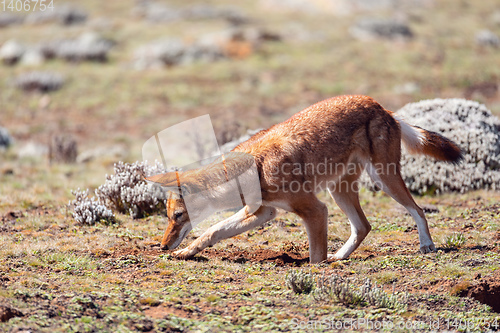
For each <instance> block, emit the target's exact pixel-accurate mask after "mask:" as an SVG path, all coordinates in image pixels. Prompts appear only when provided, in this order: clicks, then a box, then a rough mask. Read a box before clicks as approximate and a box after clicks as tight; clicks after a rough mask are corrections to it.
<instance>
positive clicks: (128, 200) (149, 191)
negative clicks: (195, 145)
mask: <svg viewBox="0 0 500 333" xmlns="http://www.w3.org/2000/svg"><path fill="white" fill-rule="evenodd" d="M163 172H165V169H164V168H163V166H162V165H161V164H160V163H156V165H154V166H150V165H148V164H147V162H135V163H132V164H130V163H124V162H121V161H120V162H118V163H115V165H114V174H112V175H106V181H105V182H104V184H102V185H101V186H99V187H98V188H97V189H96V190H95V198H94V197H92V198H89V196H88V192H89V190H86V191H83V192H82V191H80V190H78V191H75V192H73V194H74V195H75V196H76V199H75V200H73V201H72V202H70V204H71V205H72V206H73V216H74V217H75V219H76V220H77V221H78V222H84V223H88V224H93V223H95V222H97V221H99V219H100V216H101V215H100V213H102V214H105V215H103V216H109V212H111V214H112V211H115V212H119V213H128V214H130V215H131V216H132V217H133V218H140V217H144V216H148V215H150V214H155V213H160V212H162V211H164V210H165V208H166V205H165V194H166V193H165V191H164V190H163V189H162V188H161V187H159V186H152V185H149V184H147V183H146V181H145V180H144V176H150V175H154V174H158V173H163Z"/></svg>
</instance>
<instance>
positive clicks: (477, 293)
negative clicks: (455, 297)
mask: <svg viewBox="0 0 500 333" xmlns="http://www.w3.org/2000/svg"><path fill="white" fill-rule="evenodd" d="M460 296H461V297H470V298H474V299H475V300H477V301H479V302H481V303H483V304H487V305H489V306H491V308H492V309H493V311H495V312H497V313H500V273H497V274H494V275H489V276H485V277H483V278H480V279H479V281H478V282H477V283H476V284H474V285H472V286H469V287H468V288H465V289H464V290H463V291H462V292H461V293H460Z"/></svg>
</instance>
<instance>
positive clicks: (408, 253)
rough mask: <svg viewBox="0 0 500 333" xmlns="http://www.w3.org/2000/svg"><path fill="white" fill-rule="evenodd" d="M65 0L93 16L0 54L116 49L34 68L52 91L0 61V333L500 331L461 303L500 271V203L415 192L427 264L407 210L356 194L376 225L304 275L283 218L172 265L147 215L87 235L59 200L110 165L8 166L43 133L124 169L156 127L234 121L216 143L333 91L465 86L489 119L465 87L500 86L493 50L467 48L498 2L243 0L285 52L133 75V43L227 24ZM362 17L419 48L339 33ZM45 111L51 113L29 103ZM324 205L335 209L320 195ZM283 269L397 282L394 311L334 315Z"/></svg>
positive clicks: (460, 89)
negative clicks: (402, 6) (90, 38)
mask: <svg viewBox="0 0 500 333" xmlns="http://www.w3.org/2000/svg"><path fill="white" fill-rule="evenodd" d="M75 3H77V2H76V1H75ZM170 3H171V4H173V5H179V6H182V5H183V2H181V1H173V2H170ZM200 3H201V2H200ZM211 3H212V4H224V3H225V4H229V3H230V2H229V1H226V2H225V1H212V2H211ZM78 4H79V5H80V6H81V7H83V8H84V9H86V10H87V11H88V12H89V13H90V19H91V20H94V21H93V23H88V24H86V25H83V26H74V27H66V28H63V27H60V26H58V25H55V24H45V25H41V26H16V27H10V28H2V29H1V30H0V32H1V37H0V43H3V42H4V41H6V40H7V39H10V38H17V39H18V40H20V41H23V42H25V43H35V42H37V41H40V40H50V39H54V38H60V37H74V36H77V35H79V34H80V33H81V32H83V31H89V30H97V31H98V32H100V33H102V34H104V35H105V36H107V37H110V38H112V39H114V40H115V41H116V42H117V45H116V47H115V48H114V49H113V51H112V52H111V54H110V60H109V62H107V63H104V64H103V63H81V64H74V63H66V62H63V61H61V60H53V61H49V62H48V63H46V64H44V65H43V66H42V67H41V68H40V69H43V70H54V71H57V72H60V73H62V74H63V75H65V77H66V79H67V82H66V84H65V85H64V86H63V88H62V89H61V90H59V91H57V92H54V93H51V94H50V95H47V96H48V97H47V96H46V95H42V94H38V93H24V92H21V91H18V90H16V89H15V88H14V87H13V86H12V85H11V84H10V83H11V80H12V79H13V78H14V77H15V76H16V75H17V74H19V73H22V72H25V71H27V70H30V69H28V68H26V67H22V66H14V67H7V66H3V65H2V66H0V77H2V78H3V81H4V82H2V83H1V84H2V87H1V92H0V105H1V111H0V122H1V123H0V125H2V126H4V127H6V128H8V129H9V131H10V133H11V134H12V135H13V136H14V138H15V139H16V144H15V146H14V147H12V149H10V150H9V151H7V152H0V261H1V264H0V281H1V288H0V317H1V318H2V321H3V318H7V317H12V318H11V319H10V320H8V321H5V322H2V323H0V330H4V331H8V330H10V329H14V328H23V327H24V328H30V329H32V330H37V331H38V330H39V331H52V332H54V331H60V332H63V331H80V332H85V331H99V332H101V331H109V332H119V331H124V332H125V331H165V332H171V331H227V332H232V331H264V330H271V331H273V330H275V331H278V330H281V331H287V330H292V329H295V328H297V329H300V330H303V331H307V330H328V326H327V325H326V323H328V322H329V323H333V324H337V323H344V325H345V323H348V322H349V321H350V320H353V319H364V320H365V321H366V322H365V326H359V325H361V323H362V322H359V321H357V322H355V324H358V327H356V326H348V327H345V326H344V328H347V329H350V330H358V331H359V330H369V329H371V328H373V329H375V328H376V327H370V326H366V325H369V323H370V321H371V324H372V325H377V323H379V324H380V323H383V322H386V327H385V328H386V330H388V331H392V330H393V329H391V328H390V327H389V326H387V325H389V324H387V323H389V322H390V323H393V324H394V325H402V326H401V327H400V326H396V328H401V330H402V331H405V330H411V329H412V328H413V329H420V328H422V329H432V328H434V329H440V330H446V329H449V330H452V331H453V330H466V329H467V328H472V330H476V331H481V330H483V331H484V330H487V329H488V327H489V328H491V329H494V330H498V329H499V327H500V317H499V315H498V313H496V312H494V311H492V309H491V307H488V306H487V305H485V304H483V303H480V302H478V301H477V300H474V299H471V298H467V297H461V296H463V295H464V294H467V292H468V291H469V290H470V289H471V288H472V287H473V286H475V285H477V284H483V285H485V286H491V287H492V288H493V286H494V281H498V279H499V278H500V275H499V274H500V273H499V271H498V268H499V264H498V263H499V260H500V222H499V221H500V207H499V206H498V202H499V201H500V194H499V193H498V192H487V191H479V192H473V193H467V194H445V195H441V196H435V197H421V198H417V201H418V203H419V204H421V205H424V206H426V207H427V208H428V209H429V213H428V214H427V216H428V220H429V224H430V228H431V234H432V235H433V237H434V240H435V242H436V245H437V246H438V248H439V251H438V252H437V253H432V254H429V255H421V254H419V253H418V251H417V250H418V235H417V232H416V229H415V225H414V222H413V220H412V219H411V217H410V216H408V215H406V214H405V212H404V211H402V210H401V209H400V208H399V207H398V206H397V204H396V203H395V202H394V201H392V200H391V199H390V198H388V197H387V196H385V195H383V194H381V193H376V194H372V193H370V192H363V193H362V205H363V207H364V209H365V212H366V215H367V216H368V218H369V220H370V222H371V224H372V226H373V231H372V233H371V234H370V235H369V236H368V238H367V239H366V240H365V242H364V243H363V244H362V246H361V248H360V249H359V250H358V251H357V252H355V253H354V254H353V255H352V256H351V258H350V259H349V260H345V261H339V262H331V263H325V264H321V265H312V266H310V265H309V264H307V255H308V254H307V237H306V234H305V230H304V228H303V227H302V226H301V224H300V221H299V220H298V219H297V218H296V217H295V216H293V215H291V214H282V215H280V216H279V217H278V218H276V219H275V220H274V221H272V222H271V223H269V224H267V225H265V226H264V227H262V228H259V229H256V230H252V231H249V232H247V233H245V234H242V235H240V236H237V237H234V238H232V239H229V240H226V241H223V242H220V243H219V244H217V245H216V246H214V247H213V248H211V249H207V250H205V251H203V252H202V253H200V254H199V255H198V256H196V257H195V259H193V260H187V261H180V260H176V259H174V258H172V257H171V256H170V255H169V253H168V252H162V251H160V250H159V249H158V247H157V246H156V245H157V244H158V241H159V240H160V237H161V235H162V233H163V231H164V229H165V227H166V226H165V221H164V218H162V217H161V216H151V217H148V218H145V219H140V220H133V219H131V218H130V217H129V216H126V215H119V216H118V221H117V223H116V224H112V225H104V224H97V225H95V226H81V225H77V224H76V222H75V221H74V220H73V218H72V216H71V212H70V211H69V210H68V208H67V206H66V204H67V202H68V200H71V199H72V198H73V197H72V195H71V190H74V189H76V188H78V187H80V188H90V189H95V188H96V187H97V186H99V185H100V184H102V183H103V182H104V179H105V174H106V173H111V172H112V164H113V162H115V160H113V159H112V158H104V159H101V160H98V161H93V162H90V163H87V164H77V165H57V164H56V165H49V164H48V162H47V161H46V160H45V159H44V158H41V159H37V158H33V159H20V158H18V157H17V154H16V153H17V151H18V149H19V148H20V147H21V146H22V145H23V144H24V143H26V142H27V141H29V140H34V141H39V142H42V143H48V142H49V140H50V138H51V136H52V135H53V134H54V133H57V132H65V133H71V134H72V135H74V136H75V137H76V138H77V141H78V145H79V149H80V151H84V150H86V149H90V148H94V147H96V146H106V145H114V144H119V145H123V146H125V147H126V149H127V152H128V156H127V157H126V158H125V160H126V161H129V162H131V161H135V160H138V159H140V158H141V157H140V152H141V150H140V148H141V146H142V144H143V142H144V140H145V139H147V138H149V137H150V136H151V135H152V134H153V133H155V132H157V131H159V130H162V129H163V128H166V127H167V126H169V125H171V124H174V123H177V122H179V121H181V120H185V119H188V118H191V117H193V116H196V115H201V114H206V113H210V115H211V117H212V120H213V122H214V126H215V129H216V131H218V132H220V131H224V130H227V128H230V127H231V128H235V130H234V133H230V134H229V137H230V136H231V135H233V136H237V135H239V134H241V133H242V132H243V131H244V130H245V129H247V128H257V127H266V126H269V125H271V124H273V123H276V122H278V121H281V120H283V119H286V118H287V117H288V116H290V115H291V114H293V113H294V112H296V111H298V110H300V109H301V108H303V107H305V106H307V105H309V104H311V103H313V102H315V101H318V100H321V99H323V98H327V97H330V96H333V95H337V94H344V93H363V94H369V95H371V96H373V97H374V98H375V99H377V100H378V101H380V102H381V103H382V104H383V105H384V106H386V107H387V108H389V109H392V110H397V109H398V108H399V107H402V106H403V105H404V104H405V103H407V102H412V101H418V100H421V99H426V98H436V97H442V98H448V97H464V96H466V95H468V94H469V93H470V91H474V93H472V95H471V98H474V99H477V100H479V101H481V102H483V103H486V105H487V107H488V108H489V109H491V110H492V111H493V112H494V113H496V114H497V115H500V95H499V94H498V93H496V94H493V95H488V94H486V95H485V94H484V93H482V92H481V90H480V89H479V90H478V89H476V90H474V89H475V87H478V86H480V85H481V84H484V83H494V84H498V77H499V76H500V72H499V71H500V69H499V67H498V66H497V62H498V52H499V51H498V49H495V48H486V47H479V46H477V45H476V44H475V42H474V34H475V32H476V31H477V30H480V29H486V28H487V29H490V30H492V31H494V32H496V33H497V34H498V33H500V26H499V25H498V22H496V21H495V19H494V15H493V14H494V13H495V10H497V11H498V10H500V8H499V7H498V5H497V3H496V2H495V1H493V0H491V1H460V2H456V1H451V0H446V1H445V0H443V1H436V3H435V4H434V5H433V6H431V7H429V8H427V7H422V8H414V9H408V10H402V11H399V12H395V11H393V10H383V11H380V12H377V13H367V12H355V13H353V14H351V15H346V16H335V15H330V14H326V13H324V14H314V15H312V14H311V15H308V14H298V13H293V12H264V11H263V10H262V8H261V7H259V6H258V4H257V2H253V1H245V2H241V4H239V6H241V8H242V10H243V11H244V12H245V13H247V14H248V15H249V16H250V17H251V18H252V19H251V23H250V25H252V26H257V27H260V28H265V29H267V30H269V31H272V32H276V33H278V34H280V35H282V36H283V39H282V41H279V42H266V43H264V44H262V45H261V47H260V49H259V50H258V51H256V52H254V53H253V54H252V55H250V56H249V57H248V58H246V59H242V60H224V61H220V62H217V63H211V64H206V63H200V64H193V65H189V66H180V67H172V68H165V69H161V70H146V71H136V70H133V69H132V68H131V61H132V55H133V51H134V49H135V48H136V47H138V46H140V45H142V44H144V43H147V42H149V41H152V40H155V39H158V38H160V37H164V36H181V37H182V38H186V39H189V38H193V37H195V36H198V35H200V34H202V33H205V32H209V31H218V30H220V29H222V28H224V27H225V25H226V24H225V23H223V22H221V21H220V20H211V21H200V22H177V23H174V24H171V25H161V24H160V25H154V24H148V23H145V22H144V21H142V20H141V19H139V18H134V17H133V16H132V15H131V13H130V11H131V9H132V7H133V3H132V1H114V2H111V1H109V2H106V3H103V2H101V1H85V2H78ZM56 5H57V3H56ZM370 15H374V16H379V17H391V16H394V15H402V16H405V17H406V18H407V19H408V20H409V24H410V26H411V28H412V29H413V30H414V32H415V36H416V37H415V38H414V39H413V40H412V41H408V42H392V41H369V42H361V41H357V40H355V39H353V38H352V37H351V36H350V35H349V34H348V32H347V30H348V28H349V26H350V25H351V24H352V23H353V22H354V21H355V20H356V19H358V18H360V17H364V16H370ZM458 18H459V19H458ZM97 20H101V21H100V22H101V23H100V24H98V23H99V22H97ZM96 22H97V23H96ZM102 22H104V23H102ZM495 22H496V23H495ZM409 82H410V83H414V84H416V85H417V86H418V89H416V90H415V91H412V92H409V93H408V92H402V91H401V89H400V88H399V87H401V85H404V84H406V83H409ZM471 89H472V90H471ZM47 100H48V101H49V103H48V106H42V104H46V102H47ZM42 102H43V103H42ZM321 196H322V199H323V200H324V201H326V202H330V203H331V199H329V198H328V197H327V196H326V194H322V195H321ZM329 211H330V216H329V221H330V224H329V238H330V239H329V246H330V249H329V250H330V251H332V252H333V251H335V250H336V249H338V248H339V247H340V246H341V245H342V244H343V242H344V241H345V240H346V239H347V238H348V236H349V230H350V229H349V225H348V222H347V219H346V218H345V216H343V214H342V213H341V212H340V210H339V209H338V208H337V207H336V206H334V205H333V204H329ZM195 234H196V233H194V234H192V235H191V236H189V237H188V239H187V240H186V241H185V243H183V244H182V245H181V246H184V245H185V244H187V243H188V242H190V241H192V239H193V238H194V235H195ZM292 270H300V271H302V272H304V273H310V274H312V276H313V277H314V278H315V279H318V278H319V277H320V276H323V275H331V274H337V275H339V276H342V277H343V278H346V279H349V281H350V282H349V283H350V284H351V286H353V288H354V287H359V286H361V285H362V284H363V283H364V281H365V279H366V278H369V279H371V281H373V282H374V283H377V284H379V285H380V286H381V287H382V288H383V289H384V290H385V291H386V292H387V293H388V294H392V293H393V289H394V293H396V294H397V297H399V298H400V300H401V304H402V306H401V307H398V308H396V309H391V308H383V307H379V306H374V305H367V304H364V303H363V302H358V303H356V302H352V303H347V304H344V303H338V302H336V301H335V300H333V299H332V300H318V299H317V298H315V297H314V293H313V294H295V293H294V292H293V291H292V290H291V289H290V288H289V287H288V286H287V284H286V278H285V276H286V274H289V273H290V272H291V271H292ZM406 294H407V295H406ZM405 295H406V296H405ZM493 297H494V296H492V295H491V294H488V295H487V298H489V299H492V298H493ZM496 297H497V299H498V291H497V296H496ZM9 309H10V310H9ZM14 309H17V310H19V311H20V313H13V311H14ZM9 311H10V312H9ZM14 312H15V311H14ZM9 313H10V314H11V315H13V316H11V315H9ZM325 320H326V321H325ZM332 321H333V322H332ZM319 323H321V324H319ZM405 325H406V326H405ZM412 325H413V326H412ZM436 325H438V326H436ZM467 325H469V326H468V327H467ZM495 325H497V326H495Z"/></svg>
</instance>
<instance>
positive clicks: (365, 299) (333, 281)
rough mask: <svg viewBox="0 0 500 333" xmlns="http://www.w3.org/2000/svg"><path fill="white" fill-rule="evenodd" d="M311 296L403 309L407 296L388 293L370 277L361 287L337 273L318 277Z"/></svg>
mask: <svg viewBox="0 0 500 333" xmlns="http://www.w3.org/2000/svg"><path fill="white" fill-rule="evenodd" d="M313 296H314V298H315V299H316V300H327V301H328V300H332V301H334V302H339V303H342V304H344V305H346V306H352V305H354V306H356V305H361V306H365V305H371V306H375V307H377V308H388V309H396V310H399V309H404V308H405V307H406V304H407V299H408V296H407V295H405V297H404V298H403V299H401V298H400V297H398V296H397V295H396V294H395V293H394V289H393V292H392V294H391V295H388V294H387V293H386V292H385V291H383V290H382V289H381V288H379V287H377V285H376V284H372V282H371V281H370V279H366V281H365V283H364V284H363V285H362V286H361V287H356V286H355V285H354V284H352V283H351V282H350V281H349V280H348V279H342V278H341V277H339V276H337V275H333V276H330V277H325V276H322V277H320V278H319V279H318V282H317V288H316V289H315V290H314V293H313Z"/></svg>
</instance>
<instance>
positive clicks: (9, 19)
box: [0, 12, 24, 28]
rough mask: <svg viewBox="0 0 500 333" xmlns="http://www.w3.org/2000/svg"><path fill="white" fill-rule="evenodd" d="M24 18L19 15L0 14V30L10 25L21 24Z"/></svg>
mask: <svg viewBox="0 0 500 333" xmlns="http://www.w3.org/2000/svg"><path fill="white" fill-rule="evenodd" d="M23 21H24V18H23V17H22V16H21V15H14V14H11V13H6V12H0V28H5V27H9V26H11V25H17V24H23Z"/></svg>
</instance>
